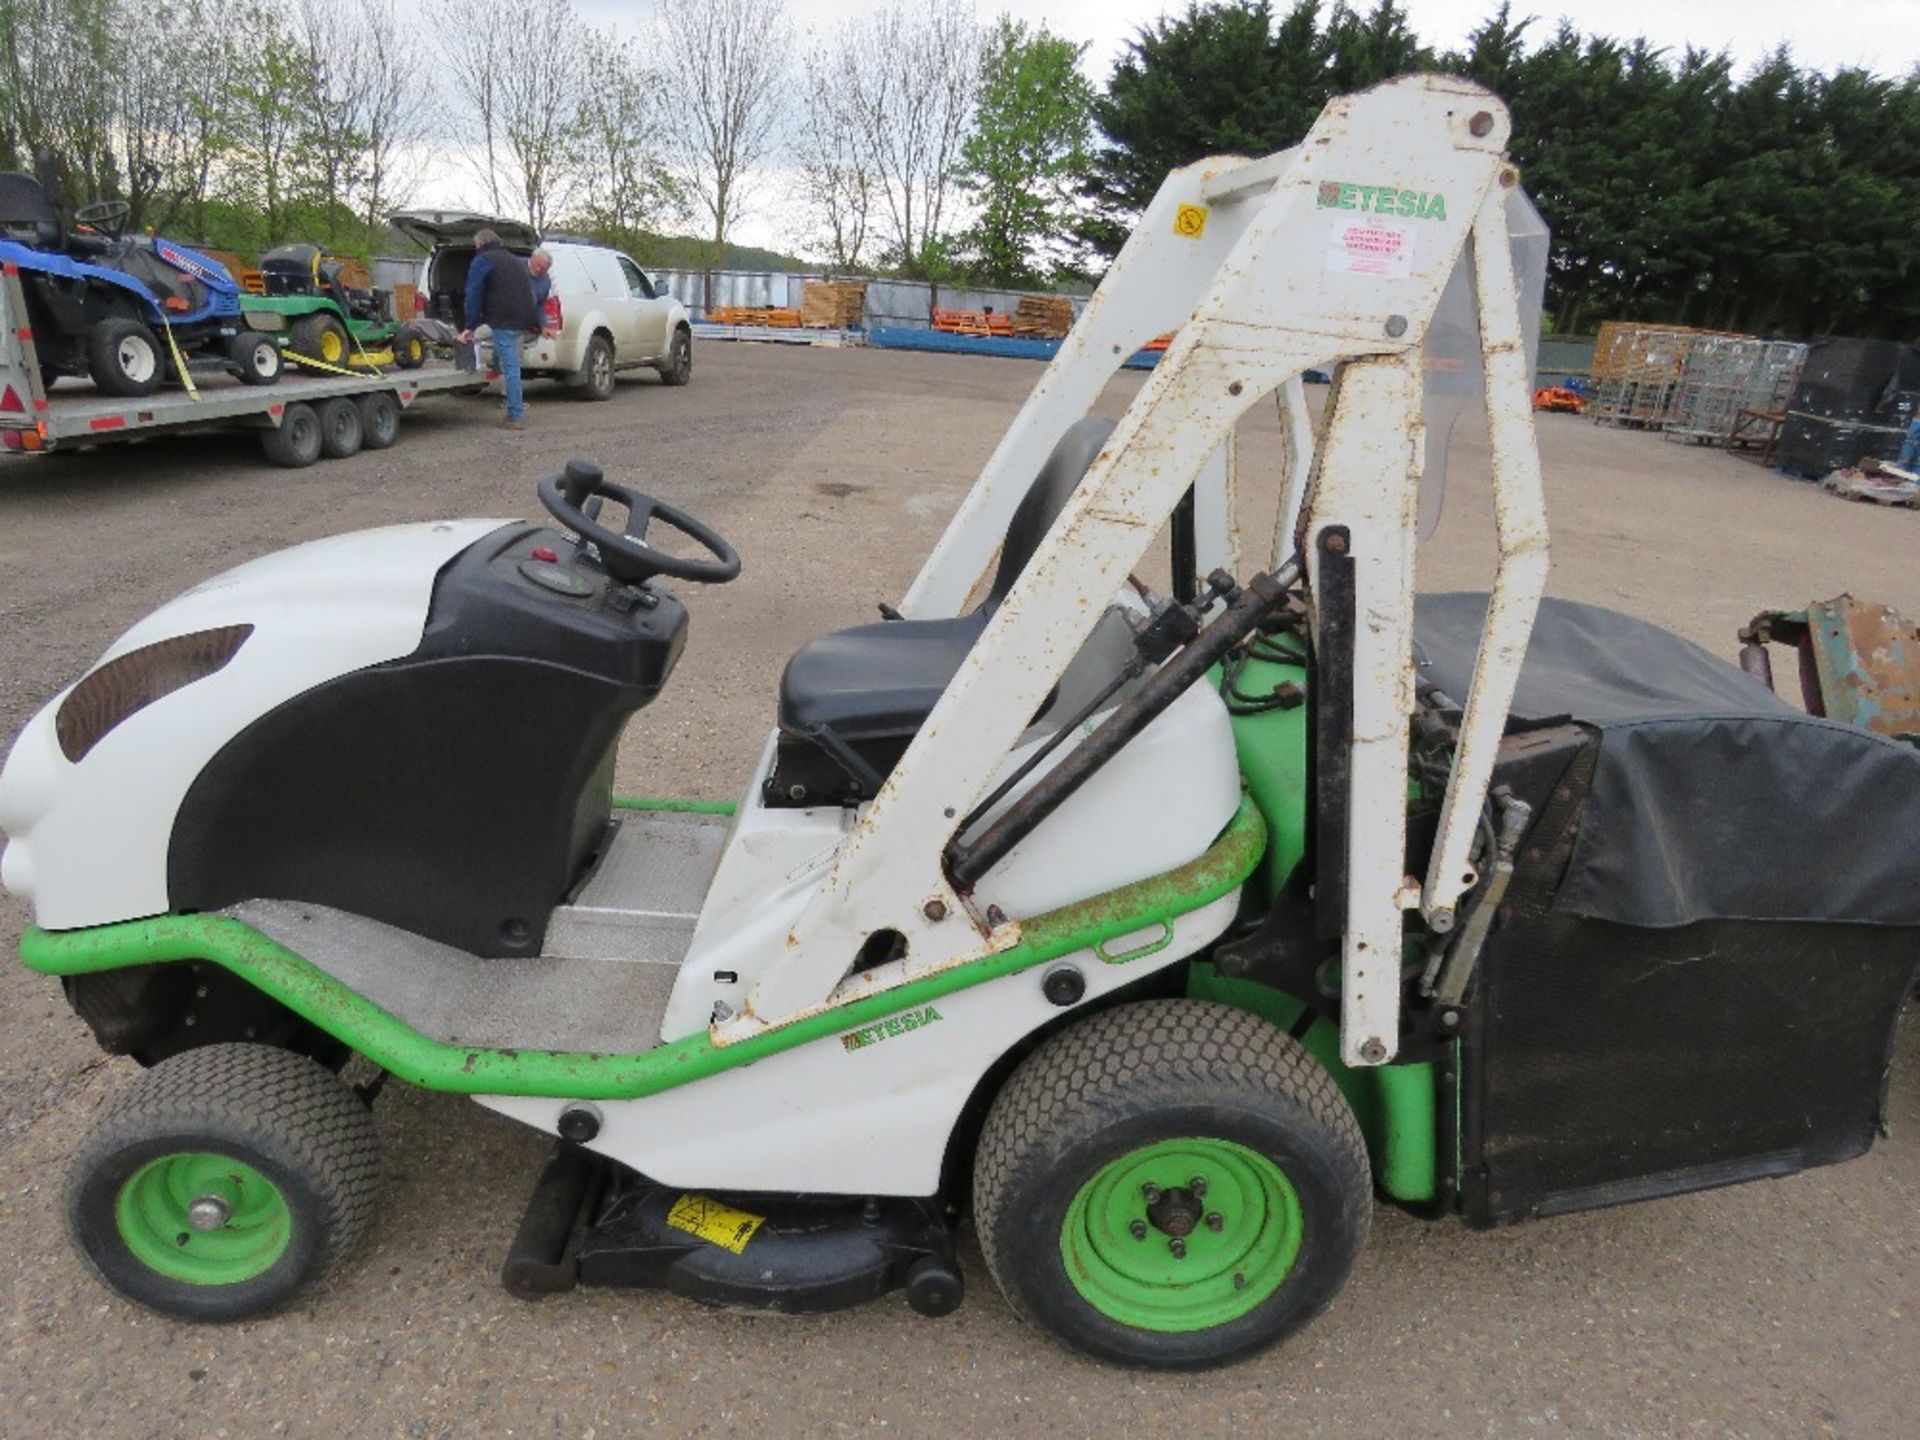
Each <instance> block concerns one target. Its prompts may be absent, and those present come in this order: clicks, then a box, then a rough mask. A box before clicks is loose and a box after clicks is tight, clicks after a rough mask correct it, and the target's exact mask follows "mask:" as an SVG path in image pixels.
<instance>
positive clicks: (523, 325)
mask: <svg viewBox="0 0 1920 1440" xmlns="http://www.w3.org/2000/svg"><path fill="white" fill-rule="evenodd" d="M473 245H474V251H475V253H474V257H473V264H472V265H471V266H469V267H468V269H467V295H466V308H465V311H464V318H465V320H466V329H464V330H462V331H461V332H460V343H461V344H463V345H471V344H472V343H473V332H474V331H475V330H477V329H479V328H480V327H481V326H482V325H487V326H491V327H492V329H493V363H494V365H495V366H496V367H497V368H498V369H499V371H500V382H501V385H502V387H503V388H504V389H505V390H506V392H507V418H506V427H507V429H509V430H524V429H526V428H527V406H526V402H525V400H524V399H523V398H522V395H521V391H520V342H521V340H522V338H523V337H525V336H526V335H527V334H528V332H530V331H534V330H538V329H539V328H540V314H539V310H538V307H536V306H535V305H534V303H533V280H532V278H531V277H530V276H529V275H528V274H527V262H526V261H524V260H522V259H521V258H520V257H519V256H518V255H516V254H514V253H513V252H512V251H511V250H509V249H507V247H506V246H505V245H502V244H501V243H500V237H499V236H498V235H497V234H495V233H494V232H493V231H492V230H481V231H479V232H478V233H477V234H475V235H474V237H473Z"/></svg>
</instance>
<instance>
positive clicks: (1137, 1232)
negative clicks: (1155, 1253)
mask: <svg viewBox="0 0 1920 1440" xmlns="http://www.w3.org/2000/svg"><path fill="white" fill-rule="evenodd" d="M1127 1229H1128V1230H1129V1231H1130V1232H1131V1233H1132V1235H1133V1238H1134V1239H1136V1240H1144V1239H1146V1238H1147V1222H1146V1221H1144V1220H1136V1221H1134V1222H1133V1223H1132V1224H1131V1225H1129V1226H1127Z"/></svg>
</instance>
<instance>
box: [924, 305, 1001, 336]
mask: <svg viewBox="0 0 1920 1440" xmlns="http://www.w3.org/2000/svg"><path fill="white" fill-rule="evenodd" d="M933 328H934V329H935V330H937V331H939V332H940V333H941V334H943V335H975V336H986V335H1004V336H1007V337H1009V338H1011V337H1012V335H1013V317H1012V316H1011V315H1006V314H1002V313H1000V312H999V311H995V310H935V311H934V312H933Z"/></svg>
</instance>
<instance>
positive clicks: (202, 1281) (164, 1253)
mask: <svg viewBox="0 0 1920 1440" xmlns="http://www.w3.org/2000/svg"><path fill="white" fill-rule="evenodd" d="M207 1200H212V1201H217V1202H218V1206H212V1205H203V1206H202V1208H201V1212H200V1214H199V1216H198V1218H199V1221H200V1225H207V1224H208V1223H209V1220H210V1218H214V1219H221V1223H219V1224H218V1225H217V1227H216V1228H207V1229H202V1228H200V1225H196V1224H195V1223H194V1220H195V1217H194V1215H193V1213H192V1207H193V1205H194V1202H195V1201H207ZM220 1207H224V1212H225V1213H224V1217H223V1218H222V1217H218V1216H214V1217H210V1216H209V1214H208V1213H207V1212H209V1211H212V1210H217V1209H218V1208H220ZM113 1219H114V1223H115V1225H116V1226H118V1227H119V1231H120V1238H121V1240H122V1241H124V1242H125V1244H126V1247H127V1249H128V1250H129V1251H131V1252H132V1254H133V1257H134V1259H136V1260H138V1261H139V1262H140V1263H141V1264H142V1265H145V1266H146V1267H147V1268H148V1269H149V1270H152V1271H155V1272H156V1273H158V1274H161V1275H165V1276H166V1277H167V1278H168V1279H170V1280H180V1281H184V1282H185V1283H186V1284H188V1285H238V1284H239V1283H240V1282H242V1281H244V1280H251V1279H253V1278H254V1277H255V1276H256V1275H264V1274H265V1273H266V1272H267V1271H268V1270H271V1269H272V1268H273V1265H274V1262H275V1261H277V1260H278V1259H279V1258H280V1256H281V1255H282V1254H283V1253H285V1251H286V1248H287V1243H288V1242H289V1241H290V1240H291V1239H292V1238H293V1216H292V1213H291V1212H290V1211H289V1210H288V1209H287V1202H286V1197H284V1196H283V1195H281V1193H280V1188H279V1187H278V1186H277V1185H275V1184H274V1183H273V1182H272V1181H271V1180H269V1179H267V1177H266V1176H264V1175H262V1174H261V1173H260V1172H259V1171H258V1170H255V1169H254V1168H253V1167H252V1166H251V1165H242V1164H241V1163H240V1162H239V1161H238V1160H233V1159H229V1158H228V1157H227V1156H225V1155H214V1154H211V1153H209V1152H206V1151H195V1152H190V1153H185V1154H179V1155H163V1156H161V1157H160V1158H159V1159H158V1160H149V1161H148V1162H147V1163H146V1164H145V1165H142V1166H141V1167H140V1168H139V1169H138V1170H136V1171H134V1172H133V1174H132V1176H131V1177H129V1178H128V1180H127V1183H126V1184H124V1185H122V1186H121V1187H120V1194H119V1197H118V1198H117V1199H116V1200H115V1201H114V1206H113Z"/></svg>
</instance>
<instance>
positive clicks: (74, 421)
mask: <svg viewBox="0 0 1920 1440" xmlns="http://www.w3.org/2000/svg"><path fill="white" fill-rule="evenodd" d="M26 315H27V309H26V304H25V298H24V296H23V295H22V293H21V289H20V276H19V272H18V270H17V269H16V268H15V267H14V266H12V265H6V266H3V267H0V447H4V449H6V450H8V451H12V452H15V453H21V452H40V453H44V452H47V451H52V450H57V449H63V448H66V449H70V448H76V447H78V446H81V445H100V444H110V443H113V442H115V441H122V440H134V439H146V438H147V437H149V436H153V435H168V434H171V435H178V434H186V433H189V432H193V431H205V430H237V429H254V430H258V431H259V432H260V448H261V449H262V450H263V451H265V453H266V456H267V458H268V459H269V460H271V461H273V463H274V464H276V465H285V466H288V467H289V468H296V469H297V468H299V467H301V466H305V465H311V464H312V463H313V462H314V461H316V460H319V459H321V458H323V457H324V458H327V459H338V458H341V457H344V456H347V455H352V454H354V453H355V452H357V451H359V450H361V449H367V450H383V449H385V448H386V447H387V446H389V445H392V444H393V443H394V442H395V441H396V440H397V439H398V438H399V433H400V412H401V411H403V410H405V409H407V408H409V407H410V406H412V405H413V403H414V402H415V401H416V400H418V399H419V398H420V397H421V396H423V395H430V394H433V393H436V392H440V391H454V390H460V391H471V390H478V389H480V388H482V387H484V386H485V385H486V383H487V381H488V380H489V379H490V378H491V376H490V375H489V374H488V372H486V371H476V370H460V369H456V368H454V367H453V365H452V364H450V363H447V362H435V363H432V364H429V365H427V366H425V367H423V368H421V369H418V370H405V371H399V372H396V373H389V374H381V373H379V372H368V373H365V374H358V373H354V374H348V373H344V372H343V373H340V374H332V375H327V374H303V373H299V372H295V371H292V370H289V371H287V372H285V373H284V374H283V375H282V376H281V378H280V380H279V381H278V383H276V384H273V385H242V384H240V383H239V382H238V381H236V380H234V379H232V378H231V377H229V376H227V375H224V374H221V375H213V374H206V375H193V376H192V380H193V383H192V384H191V385H190V386H185V387H182V388H179V389H169V390H167V391H164V392H162V393H160V394H156V395H145V396H138V397H129V396H122V395H107V394H103V393H101V392H100V391H99V390H97V389H95V388H94V387H93V386H91V385H87V384H81V383H75V382H73V381H67V382H65V383H62V384H59V385H58V386H57V387H55V388H53V389H52V390H51V392H50V391H49V387H48V385H47V383H46V377H45V376H43V374H42V373H41V368H40V361H39V357H38V355H37V353H36V351H35V348H34V343H33V329H32V327H31V326H30V325H28V324H27V323H26ZM189 374H192V372H191V370H190V371H189Z"/></svg>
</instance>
